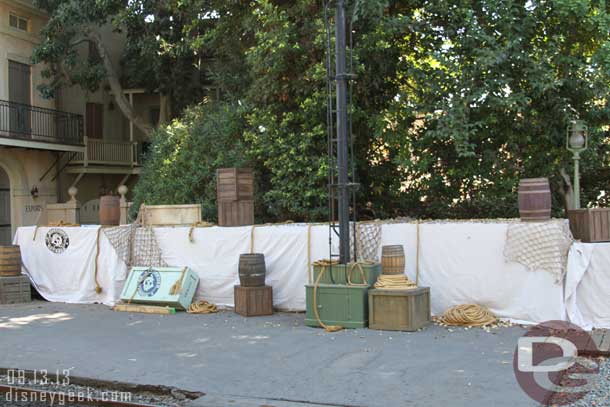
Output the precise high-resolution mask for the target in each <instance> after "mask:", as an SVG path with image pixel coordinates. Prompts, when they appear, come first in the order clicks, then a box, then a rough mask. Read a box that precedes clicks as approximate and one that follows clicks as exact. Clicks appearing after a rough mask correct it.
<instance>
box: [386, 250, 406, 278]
mask: <svg viewBox="0 0 610 407" xmlns="http://www.w3.org/2000/svg"><path fill="white" fill-rule="evenodd" d="M404 272H405V251H404V249H403V247H402V245H392V246H383V247H382V248H381V273H382V274H403V273H404Z"/></svg>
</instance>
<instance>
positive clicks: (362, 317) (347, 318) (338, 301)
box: [305, 284, 369, 328]
mask: <svg viewBox="0 0 610 407" xmlns="http://www.w3.org/2000/svg"><path fill="white" fill-rule="evenodd" d="M313 287H314V286H313V285H307V286H305V288H306V304H307V309H306V313H305V325H307V326H314V327H318V326H320V324H319V323H318V320H317V319H316V316H315V314H314V312H313V291H314V290H313ZM368 290H369V289H368V287H358V286H347V285H338V284H320V285H318V289H317V292H316V295H317V306H318V314H319V316H320V319H321V320H322V322H323V323H324V324H326V325H340V326H342V327H344V328H366V327H367V326H368V313H369V306H368Z"/></svg>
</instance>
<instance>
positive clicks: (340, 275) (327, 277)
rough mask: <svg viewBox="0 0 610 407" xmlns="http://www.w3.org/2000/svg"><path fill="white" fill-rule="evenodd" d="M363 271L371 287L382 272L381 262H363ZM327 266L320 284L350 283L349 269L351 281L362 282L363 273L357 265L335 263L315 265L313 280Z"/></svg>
mask: <svg viewBox="0 0 610 407" xmlns="http://www.w3.org/2000/svg"><path fill="white" fill-rule="evenodd" d="M361 266H362V271H364V275H365V277H366V283H367V284H368V286H369V287H371V286H372V285H373V284H375V282H376V281H377V278H378V277H379V275H380V274H381V264H379V263H374V264H362V265H361ZM323 268H326V270H325V272H324V275H323V276H322V277H321V278H320V281H319V283H320V284H343V285H346V284H347V283H348V281H347V280H348V279H347V278H348V270H350V269H351V275H350V276H349V277H350V281H351V283H352V284H362V283H363V281H362V274H361V273H360V270H359V269H358V267H357V266H354V267H353V268H352V265H350V264H347V265H346V264H333V265H332V266H315V265H314V267H313V281H316V279H317V278H318V275H319V274H320V273H321V272H322V269H323Z"/></svg>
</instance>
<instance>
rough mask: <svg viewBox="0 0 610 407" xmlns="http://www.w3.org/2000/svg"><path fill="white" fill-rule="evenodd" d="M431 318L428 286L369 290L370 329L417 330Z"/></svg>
mask: <svg viewBox="0 0 610 407" xmlns="http://www.w3.org/2000/svg"><path fill="white" fill-rule="evenodd" d="M431 319H432V317H431V314H430V288H428V287H419V288H415V289H412V290H394V289H375V290H369V328H370V329H380V330H384V331H416V330H418V329H420V328H422V327H424V326H426V325H427V324H428V323H429V322H430V321H431Z"/></svg>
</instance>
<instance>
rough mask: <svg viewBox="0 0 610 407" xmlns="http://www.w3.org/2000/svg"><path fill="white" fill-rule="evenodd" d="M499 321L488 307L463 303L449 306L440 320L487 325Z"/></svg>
mask: <svg viewBox="0 0 610 407" xmlns="http://www.w3.org/2000/svg"><path fill="white" fill-rule="evenodd" d="M497 321H498V318H497V317H496V316H495V315H494V314H493V313H492V312H491V311H489V310H488V309H487V308H485V307H483V306H481V305H477V304H462V305H456V306H455V307H451V308H449V309H448V310H447V311H445V313H444V314H443V315H442V317H440V318H439V322H441V323H443V324H446V325H456V326H469V327H472V326H485V325H491V324H494V323H496V322H497Z"/></svg>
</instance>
